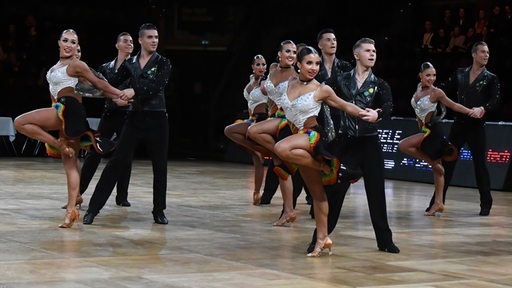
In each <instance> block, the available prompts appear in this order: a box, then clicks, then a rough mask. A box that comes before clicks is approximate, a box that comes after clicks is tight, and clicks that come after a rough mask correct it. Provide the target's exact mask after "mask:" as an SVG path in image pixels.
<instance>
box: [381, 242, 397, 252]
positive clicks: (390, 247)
mask: <svg viewBox="0 0 512 288" xmlns="http://www.w3.org/2000/svg"><path fill="white" fill-rule="evenodd" d="M379 251H383V252H388V253H393V254H398V253H400V249H399V248H398V247H397V246H396V245H395V244H394V243H391V244H388V245H387V246H379Z"/></svg>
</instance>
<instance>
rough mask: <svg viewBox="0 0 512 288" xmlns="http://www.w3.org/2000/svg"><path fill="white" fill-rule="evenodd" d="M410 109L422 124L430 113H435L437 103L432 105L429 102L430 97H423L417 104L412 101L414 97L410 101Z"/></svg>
mask: <svg viewBox="0 0 512 288" xmlns="http://www.w3.org/2000/svg"><path fill="white" fill-rule="evenodd" d="M411 105H412V108H414V113H416V116H417V117H418V118H419V119H420V120H421V121H422V122H423V123H426V122H425V118H426V117H427V115H428V114H429V113H430V112H434V111H436V107H437V102H435V103H433V102H431V101H430V95H425V96H423V97H421V98H420V99H419V100H418V101H417V102H416V101H415V100H414V96H413V97H412V99H411Z"/></svg>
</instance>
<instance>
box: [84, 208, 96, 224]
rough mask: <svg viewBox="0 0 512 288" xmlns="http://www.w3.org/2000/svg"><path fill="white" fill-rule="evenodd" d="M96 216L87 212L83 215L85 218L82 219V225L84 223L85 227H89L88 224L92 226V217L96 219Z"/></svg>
mask: <svg viewBox="0 0 512 288" xmlns="http://www.w3.org/2000/svg"><path fill="white" fill-rule="evenodd" d="M96 215H98V214H95V213H91V212H89V211H87V212H86V213H85V216H84V219H83V223H84V224H85V225H90V224H92V222H94V217H96Z"/></svg>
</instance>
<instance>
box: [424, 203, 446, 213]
mask: <svg viewBox="0 0 512 288" xmlns="http://www.w3.org/2000/svg"><path fill="white" fill-rule="evenodd" d="M443 212H444V205H443V203H435V204H434V205H432V208H430V210H428V211H427V212H425V216H436V215H437V214H441V213H443Z"/></svg>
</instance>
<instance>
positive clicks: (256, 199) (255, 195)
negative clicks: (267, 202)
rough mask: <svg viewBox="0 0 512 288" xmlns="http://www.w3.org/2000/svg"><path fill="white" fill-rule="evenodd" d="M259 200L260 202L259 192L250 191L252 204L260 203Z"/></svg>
mask: <svg viewBox="0 0 512 288" xmlns="http://www.w3.org/2000/svg"><path fill="white" fill-rule="evenodd" d="M260 202H261V195H260V192H258V191H254V192H253V193H252V205H256V206H258V205H260Z"/></svg>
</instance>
